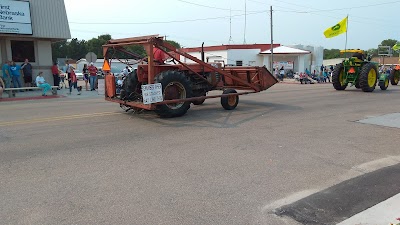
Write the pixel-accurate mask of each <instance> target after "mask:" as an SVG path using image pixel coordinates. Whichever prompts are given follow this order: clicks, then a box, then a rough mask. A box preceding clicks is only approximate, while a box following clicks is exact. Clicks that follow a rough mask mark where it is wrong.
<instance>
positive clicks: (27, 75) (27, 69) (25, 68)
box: [21, 59, 33, 91]
mask: <svg viewBox="0 0 400 225" xmlns="http://www.w3.org/2000/svg"><path fill="white" fill-rule="evenodd" d="M21 69H22V76H23V78H24V83H25V87H32V65H31V64H30V63H29V60H28V59H25V62H24V63H23V64H22V65H21ZM31 91H33V90H32V89H31Z"/></svg>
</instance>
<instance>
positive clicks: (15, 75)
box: [10, 62, 23, 92]
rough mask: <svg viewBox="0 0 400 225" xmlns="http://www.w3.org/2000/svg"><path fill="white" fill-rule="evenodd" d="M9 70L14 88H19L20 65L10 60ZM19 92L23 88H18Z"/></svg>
mask: <svg viewBox="0 0 400 225" xmlns="http://www.w3.org/2000/svg"><path fill="white" fill-rule="evenodd" d="M10 71H11V76H12V82H13V86H14V88H21V87H22V86H21V80H20V79H21V66H19V65H17V64H15V62H11V66H10ZM20 92H23V90H20Z"/></svg>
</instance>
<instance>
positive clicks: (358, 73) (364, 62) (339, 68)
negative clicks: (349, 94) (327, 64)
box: [332, 49, 389, 92]
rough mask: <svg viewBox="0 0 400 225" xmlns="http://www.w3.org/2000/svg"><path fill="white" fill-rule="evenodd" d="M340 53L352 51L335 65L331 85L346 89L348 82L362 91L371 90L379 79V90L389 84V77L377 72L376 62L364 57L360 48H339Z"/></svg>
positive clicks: (338, 88) (384, 88) (337, 88)
mask: <svg viewBox="0 0 400 225" xmlns="http://www.w3.org/2000/svg"><path fill="white" fill-rule="evenodd" d="M340 53H353V56H352V57H349V58H348V59H346V60H343V62H342V63H339V64H337V65H336V66H335V68H334V70H333V73H332V83H333V87H334V88H335V89H336V90H338V91H340V90H344V89H346V87H347V86H348V84H350V85H351V86H353V85H354V86H355V87H356V88H361V90H363V91H364V92H372V91H374V89H375V86H376V82H377V81H378V80H379V87H380V88H381V90H386V89H387V88H388V86H389V77H388V75H386V74H379V73H378V68H377V66H378V63H375V62H370V58H369V57H368V59H365V55H364V51H363V50H360V49H348V50H341V51H340Z"/></svg>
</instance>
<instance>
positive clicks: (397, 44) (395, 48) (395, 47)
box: [392, 42, 400, 51]
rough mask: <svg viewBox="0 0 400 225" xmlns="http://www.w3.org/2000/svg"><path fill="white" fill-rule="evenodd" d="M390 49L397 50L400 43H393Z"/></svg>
mask: <svg viewBox="0 0 400 225" xmlns="http://www.w3.org/2000/svg"><path fill="white" fill-rule="evenodd" d="M392 49H393V50H395V51H397V50H399V49H400V43H399V42H397V43H396V44H395V45H393V47H392Z"/></svg>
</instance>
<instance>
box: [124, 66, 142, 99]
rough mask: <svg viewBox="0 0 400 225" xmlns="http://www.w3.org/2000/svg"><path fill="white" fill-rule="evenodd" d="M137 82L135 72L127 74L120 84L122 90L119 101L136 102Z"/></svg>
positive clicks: (137, 94) (138, 91)
mask: <svg viewBox="0 0 400 225" xmlns="http://www.w3.org/2000/svg"><path fill="white" fill-rule="evenodd" d="M139 87H140V85H139V80H138V77H137V70H133V71H132V72H131V73H129V74H128V75H127V76H126V77H125V79H124V82H123V83H122V89H121V93H120V99H121V100H131V101H133V100H136V99H139V98H140V97H139V96H140V95H141V94H140V90H139Z"/></svg>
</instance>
